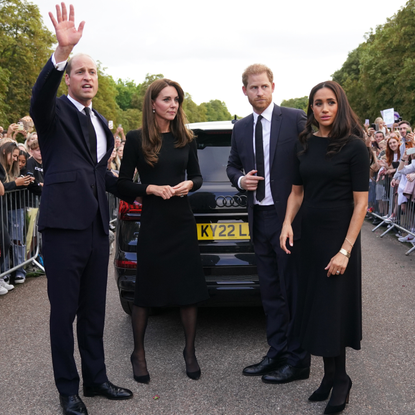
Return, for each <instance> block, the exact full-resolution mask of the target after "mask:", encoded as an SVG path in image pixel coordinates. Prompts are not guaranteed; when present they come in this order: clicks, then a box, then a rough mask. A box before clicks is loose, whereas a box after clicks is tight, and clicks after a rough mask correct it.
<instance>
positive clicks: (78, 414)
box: [59, 395, 88, 415]
mask: <svg viewBox="0 0 415 415" xmlns="http://www.w3.org/2000/svg"><path fill="white" fill-rule="evenodd" d="M59 400H60V402H61V407H62V410H63V413H64V415H88V411H87V410H86V406H85V404H84V403H83V402H82V399H81V398H80V397H79V395H70V396H65V395H60V396H59Z"/></svg>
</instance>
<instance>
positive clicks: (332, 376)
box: [316, 349, 350, 406]
mask: <svg viewBox="0 0 415 415" xmlns="http://www.w3.org/2000/svg"><path fill="white" fill-rule="evenodd" d="M323 362H324V377H323V380H322V381H321V384H320V386H319V388H318V389H317V391H316V392H319V393H328V392H329V391H330V389H331V388H333V391H332V393H331V398H330V405H333V406H336V405H341V404H342V403H343V402H344V401H345V399H346V395H347V393H348V391H349V386H350V385H349V384H350V378H349V376H348V375H347V373H346V349H343V350H342V353H341V354H340V355H339V356H336V357H323Z"/></svg>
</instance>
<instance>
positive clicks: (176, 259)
mask: <svg viewBox="0 0 415 415" xmlns="http://www.w3.org/2000/svg"><path fill="white" fill-rule="evenodd" d="M174 144H175V138H174V137H173V135H172V134H171V133H165V134H162V147H161V150H160V153H159V154H158V162H157V163H156V164H155V165H154V166H153V167H152V166H150V165H149V164H148V163H147V162H146V160H145V159H144V155H143V152H142V142H141V130H134V131H130V132H129V133H128V134H127V141H126V144H125V148H124V155H123V159H122V164H121V168H120V174H119V179H118V189H119V190H120V191H122V192H123V193H125V194H127V195H129V196H133V197H137V196H141V197H142V198H143V210H142V214H141V225H140V232H139V236H138V244H137V279H136V284H135V298H134V304H135V305H137V306H141V307H161V306H170V305H179V306H180V305H190V304H195V303H198V302H201V301H203V300H206V299H207V298H208V293H207V288H206V282H205V278H204V275H203V269H202V262H201V258H200V252H199V246H198V242H197V231H196V222H195V219H194V216H193V213H192V210H191V208H190V204H189V200H188V198H187V196H184V197H178V196H173V197H172V198H170V199H168V200H164V199H163V198H161V197H158V196H154V195H147V194H146V189H147V186H148V185H149V184H153V185H170V186H175V185H177V184H178V183H180V182H182V181H184V180H186V173H187V180H192V181H193V189H192V191H194V190H197V189H199V188H200V186H201V185H202V176H201V174H200V168H199V162H198V158H197V149H196V143H195V141H194V140H193V141H192V142H191V143H189V144H187V145H186V146H185V147H181V148H176V147H175V146H174ZM136 168H137V171H138V173H139V175H140V182H141V183H140V184H138V183H133V181H132V177H133V175H134V171H135V169H136Z"/></svg>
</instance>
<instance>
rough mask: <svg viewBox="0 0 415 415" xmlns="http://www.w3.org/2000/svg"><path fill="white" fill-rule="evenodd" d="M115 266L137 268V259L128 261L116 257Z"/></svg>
mask: <svg viewBox="0 0 415 415" xmlns="http://www.w3.org/2000/svg"><path fill="white" fill-rule="evenodd" d="M115 266H116V267H117V268H128V269H136V268H137V262H136V261H127V260H125V259H124V260H123V259H116V260H115Z"/></svg>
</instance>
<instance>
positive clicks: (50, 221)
mask: <svg viewBox="0 0 415 415" xmlns="http://www.w3.org/2000/svg"><path fill="white" fill-rule="evenodd" d="M63 74H64V71H58V70H57V69H55V67H54V65H53V63H52V61H51V60H49V61H48V63H47V64H46V65H45V67H44V68H43V70H42V72H41V73H40V75H39V77H38V79H37V81H36V84H35V86H34V87H33V91H32V99H31V106H30V114H31V116H32V118H33V121H34V123H35V126H36V131H37V134H38V137H39V145H40V149H41V153H42V161H43V169H44V180H45V181H44V187H43V192H42V201H41V207H40V214H39V230H43V229H45V228H55V229H72V230H83V229H86V228H87V227H88V226H90V225H91V224H92V222H93V220H94V218H95V217H96V215H97V213H98V210H99V212H100V215H101V220H102V225H103V229H104V231H105V232H106V233H108V223H109V211H108V201H107V197H106V193H105V192H106V191H109V192H111V193H114V194H116V195H117V190H116V183H117V179H116V177H114V176H113V175H112V174H111V173H110V172H109V171H107V161H108V158H109V157H110V155H111V152H112V150H113V148H114V137H113V135H112V133H111V131H110V130H109V128H108V126H107V121H106V120H105V118H104V117H103V116H102V115H101V114H99V113H98V112H97V111H95V110H94V113H95V114H96V115H97V117H98V118H99V120H100V121H101V123H102V126H103V128H104V131H105V134H106V137H107V152H106V154H105V156H104V157H103V158H102V159H101V160H100V162H99V163H96V162H94V161H93V159H92V156H91V152H90V149H89V137H88V126H87V119H86V116H85V115H84V114H83V113H81V112H79V111H78V109H77V108H76V107H75V106H74V105H73V104H72V103H71V101H69V99H68V98H67V97H66V96H65V95H63V96H61V97H60V98H57V97H56V94H57V91H58V87H59V85H60V82H61V79H62V76H63ZM117 196H119V195H117Z"/></svg>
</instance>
